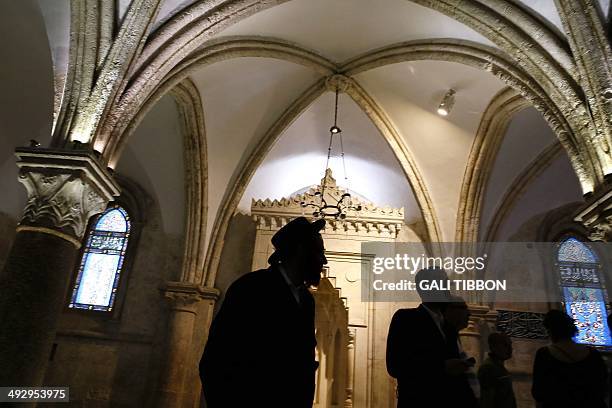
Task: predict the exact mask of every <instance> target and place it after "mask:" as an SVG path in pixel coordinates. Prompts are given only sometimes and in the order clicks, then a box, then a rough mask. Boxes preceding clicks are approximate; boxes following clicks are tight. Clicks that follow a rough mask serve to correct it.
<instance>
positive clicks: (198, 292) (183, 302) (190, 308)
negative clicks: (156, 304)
mask: <svg viewBox="0 0 612 408" xmlns="http://www.w3.org/2000/svg"><path fill="white" fill-rule="evenodd" d="M161 292H162V295H163V297H164V300H166V302H167V303H168V306H169V307H170V309H171V310H172V311H179V312H188V313H194V314H195V313H196V310H197V307H198V303H199V302H201V301H204V300H206V299H209V300H212V301H216V300H217V299H218V298H219V291H218V290H217V289H215V288H208V287H204V286H201V285H196V284H194V283H188V282H167V283H166V284H165V285H164V286H162V288H161Z"/></svg>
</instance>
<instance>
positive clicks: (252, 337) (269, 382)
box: [200, 217, 327, 408]
mask: <svg viewBox="0 0 612 408" xmlns="http://www.w3.org/2000/svg"><path fill="white" fill-rule="evenodd" d="M324 226H325V221H324V220H318V221H315V222H313V223H310V222H309V221H308V220H307V219H306V218H304V217H299V218H296V219H294V220H293V221H291V222H289V223H287V225H285V226H284V227H283V228H281V229H280V230H279V231H278V232H277V233H276V234H275V235H274V236H273V237H272V244H273V245H274V248H275V252H274V253H273V254H272V256H270V258H269V259H268V262H269V263H270V267H269V268H268V269H262V270H259V271H255V272H251V273H247V274H246V275H244V276H242V277H240V278H239V279H238V280H236V281H235V282H234V283H233V284H232V285H231V286H230V288H229V289H228V290H227V293H226V294H225V300H224V302H223V305H222V306H221V309H220V310H219V313H218V314H217V316H216V317H215V319H214V320H213V323H212V325H211V327H210V333H209V335H208V341H207V343H206V348H205V349H204V354H203V356H202V360H201V361H200V378H201V379H202V388H203V391H204V397H205V399H206V404H207V407H208V408H219V407H222V408H234V407H264V406H265V407H291V408H302V407H312V401H313V396H314V386H315V371H316V369H317V366H318V363H317V362H316V361H315V346H316V340H315V330H314V299H313V297H312V295H311V294H310V292H309V291H308V287H309V286H317V285H318V284H319V281H320V279H321V271H322V269H323V265H325V264H326V263H327V260H326V259H325V254H324V247H323V239H322V238H321V234H320V233H319V231H320V230H321V229H322V228H323V227H324Z"/></svg>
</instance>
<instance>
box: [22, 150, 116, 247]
mask: <svg viewBox="0 0 612 408" xmlns="http://www.w3.org/2000/svg"><path fill="white" fill-rule="evenodd" d="M15 155H16V156H17V159H18V160H17V166H18V167H19V182H20V183H22V184H23V185H24V186H25V188H26V190H27V194H28V201H27V204H26V207H25V210H24V213H23V217H22V219H21V222H20V223H19V227H18V230H19V229H22V230H37V231H41V232H47V233H52V234H54V235H58V236H60V237H63V238H65V239H67V240H69V241H71V242H73V243H76V244H79V243H80V241H81V239H82V238H83V234H84V232H85V227H86V226H87V222H88V220H89V218H90V217H91V216H92V215H94V214H97V213H100V212H102V211H104V209H105V208H106V205H107V204H108V202H109V201H113V200H114V197H115V196H117V195H119V192H120V189H119V186H118V185H117V183H116V182H115V181H114V180H113V178H112V176H111V175H110V174H109V173H108V171H107V170H105V169H103V168H102V167H101V165H100V164H99V163H98V160H97V159H96V158H95V156H93V155H92V153H90V152H85V151H65V150H52V149H40V148H19V149H17V150H16V152H15Z"/></svg>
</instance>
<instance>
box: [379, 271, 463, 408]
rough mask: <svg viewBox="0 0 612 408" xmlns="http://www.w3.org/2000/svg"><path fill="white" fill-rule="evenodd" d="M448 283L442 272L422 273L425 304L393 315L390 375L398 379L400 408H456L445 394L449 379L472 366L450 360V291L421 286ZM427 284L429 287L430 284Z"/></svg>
mask: <svg viewBox="0 0 612 408" xmlns="http://www.w3.org/2000/svg"><path fill="white" fill-rule="evenodd" d="M432 280H435V281H446V280H448V277H447V276H446V273H445V272H444V271H443V270H441V269H423V270H420V271H419V272H418V273H417V274H416V276H415V283H416V285H417V291H418V293H419V296H420V297H421V300H422V303H421V304H420V305H419V307H417V308H415V309H400V310H398V311H397V312H395V314H394V315H393V319H392V320H391V325H390V327H389V335H388V337H387V371H388V372H389V375H391V376H392V377H394V378H396V379H397V384H398V392H397V394H398V395H397V396H398V401H397V407H398V408H408V407H409V408H446V407H451V406H453V399H452V396H451V395H448V393H447V392H445V389H444V387H445V384H446V381H447V376H448V375H457V374H460V373H464V372H465V371H466V370H467V369H468V368H469V364H468V363H466V362H465V361H464V360H462V359H460V358H448V346H447V342H446V336H445V334H444V317H443V315H442V311H443V309H444V307H445V305H446V303H447V302H448V301H449V300H450V293H449V291H447V290H422V289H421V288H422V287H421V282H424V281H429V282H430V281H432ZM429 282H428V283H429Z"/></svg>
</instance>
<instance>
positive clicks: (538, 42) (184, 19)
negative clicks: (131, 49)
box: [99, 0, 610, 193]
mask: <svg viewBox="0 0 612 408" xmlns="http://www.w3.org/2000/svg"><path fill="white" fill-rule="evenodd" d="M411 1H414V2H415V3H417V4H419V5H422V6H425V7H428V8H431V9H433V10H436V11H438V12H440V13H442V14H445V15H447V16H449V17H451V18H453V19H455V20H457V21H459V22H461V23H463V24H466V25H467V26H468V27H470V28H472V29H474V30H476V31H478V32H479V33H481V34H482V35H484V36H485V37H487V38H488V39H490V40H491V41H493V42H495V43H496V44H497V45H498V46H499V47H500V48H501V49H502V50H503V51H504V52H505V53H507V54H508V56H509V58H510V59H511V60H512V62H513V63H516V64H518V65H519V66H520V67H522V68H523V69H524V70H525V72H526V73H528V76H529V77H530V78H531V79H532V80H533V81H535V82H536V83H538V84H539V85H540V87H541V88H542V90H543V91H544V94H546V95H547V96H548V97H549V99H550V100H551V101H552V102H554V105H555V106H557V109H558V110H559V111H560V115H558V116H560V117H563V118H567V125H568V127H569V132H568V133H567V134H559V137H560V138H567V139H572V138H574V139H575V143H572V144H574V145H575V146H576V147H575V150H576V153H578V154H579V155H578V156H577V158H572V159H571V160H572V164H573V165H574V168H575V170H576V173H577V174H578V177H579V179H580V181H581V185H582V188H583V191H584V192H585V193H587V192H590V191H592V190H593V188H594V185H595V184H598V183H599V182H600V181H601V180H603V174H602V172H603V170H602V168H603V167H604V166H605V164H606V163H607V161H609V160H610V158H609V157H608V156H609V154H608V153H606V152H605V151H604V150H605V149H598V148H597V146H596V144H595V143H593V140H591V139H592V137H593V136H594V130H593V124H592V120H591V118H590V116H589V115H588V112H587V109H586V105H585V102H584V100H583V99H582V98H581V96H580V95H581V93H580V91H579V89H580V87H579V85H578V84H577V83H576V81H575V80H574V77H575V75H576V74H575V71H576V69H575V64H574V63H573V60H572V58H571V56H570V55H569V53H568V52H567V49H566V47H564V42H563V41H562V40H561V39H560V38H559V37H558V36H557V35H556V34H555V32H554V31H553V30H551V29H550V27H548V26H547V25H546V24H542V22H540V21H539V20H538V19H537V18H536V17H534V16H533V15H532V14H531V13H530V12H529V11H527V10H526V9H525V8H521V7H520V6H519V5H517V4H514V3H513V4H507V3H506V2H501V1H500V0H492V1H491V2H489V3H488V4H487V5H483V4H481V3H479V2H477V1H475V0H466V1H462V2H459V3H457V2H455V1H450V0H443V1H437V0H435V1H433V0H411ZM283 2H284V0H262V1H252V0H251V1H248V0H228V1H225V2H220V3H217V4H216V5H215V6H210V4H209V3H208V2H204V1H200V2H198V3H195V4H194V5H192V6H191V7H189V8H187V9H186V10H184V11H183V12H182V13H179V14H178V15H176V16H175V17H173V18H171V19H170V20H168V21H167V22H166V23H165V24H164V25H163V26H162V27H161V28H160V29H159V30H158V31H157V32H156V33H155V34H154V35H153V36H152V38H151V40H150V41H149V43H148V44H147V45H146V46H145V47H144V50H143V53H142V55H141V56H140V57H139V59H138V61H137V62H136V66H137V67H139V68H140V69H137V70H134V72H135V74H134V76H132V78H130V83H131V86H130V87H129V88H128V89H127V90H126V92H125V93H124V95H123V98H122V100H121V102H120V103H119V105H118V106H120V107H121V106H123V107H124V108H125V107H126V106H130V105H139V104H140V103H142V101H144V100H146V99H147V95H149V94H150V93H151V92H153V89H154V88H155V87H156V85H157V84H159V83H160V82H162V81H163V80H164V78H165V77H166V76H167V74H168V73H169V72H170V71H171V70H172V69H174V67H175V66H176V65H177V64H179V63H180V62H181V61H182V60H184V59H185V58H186V57H187V56H188V55H189V54H190V53H191V52H193V51H195V50H196V49H197V47H199V46H200V45H201V44H203V43H205V42H206V41H207V40H208V39H210V38H211V37H212V36H213V35H214V34H215V33H217V32H218V31H220V30H221V29H223V28H226V27H228V26H230V25H231V24H233V23H235V22H236V21H238V20H240V19H242V18H245V17H247V16H250V15H253V14H255V13H257V12H258V11H261V10H263V9H266V8H269V7H271V6H274V5H277V4H281V3H283ZM502 12H503V14H502ZM508 13H509V14H510V16H511V17H512V18H509V17H508V16H506V15H504V14H508ZM120 112H121V109H119V108H117V109H115V110H114V111H113V112H111V114H110V115H109V120H108V121H107V122H106V123H105V124H104V126H102V129H101V132H99V134H105V135H106V134H110V132H111V130H112V129H113V128H114V126H115V124H116V121H117V119H118V118H117V116H118V115H120ZM105 144H106V141H103V142H102V143H101V145H102V147H105V146H104V145H105ZM566 147H567V146H566ZM104 153H105V155H106V151H105V152H104ZM568 153H569V155H570V157H572V156H573V152H570V151H568ZM607 155H608V156H607ZM602 164H603V166H602Z"/></svg>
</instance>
